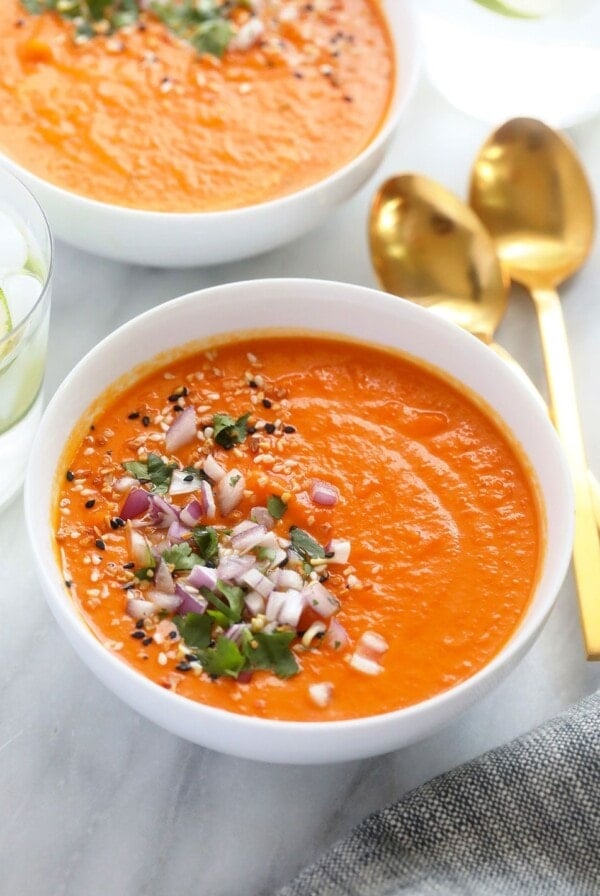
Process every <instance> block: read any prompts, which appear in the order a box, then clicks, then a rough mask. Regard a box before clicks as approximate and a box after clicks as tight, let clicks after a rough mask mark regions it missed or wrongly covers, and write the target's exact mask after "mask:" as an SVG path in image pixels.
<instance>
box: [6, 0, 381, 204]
mask: <svg viewBox="0 0 600 896" xmlns="http://www.w3.org/2000/svg"><path fill="white" fill-rule="evenodd" d="M100 5H101V4H100ZM89 6H90V7H92V4H89ZM98 6H99V4H94V7H98ZM120 6H121V7H125V6H126V10H125V9H121V10H120V11H119V7H120ZM142 6H143V4H141V3H133V4H131V3H128V4H118V3H112V4H110V3H109V4H106V3H105V4H104V7H106V8H107V10H108V11H107V12H106V18H104V19H100V20H99V21H96V20H93V21H92V20H90V22H89V23H86V21H85V20H82V19H81V18H79V19H77V18H76V19H72V18H70V17H69V16H70V15H72V13H69V9H72V8H73V7H74V4H63V6H62V7H61V5H60V4H57V3H56V0H53V2H52V0H27V2H23V0H3V3H2V11H1V12H0V46H1V47H2V66H1V68H0V150H1V151H2V152H4V153H5V154H6V155H8V156H10V157H11V158H12V159H14V160H15V161H16V162H18V163H19V164H21V165H23V166H24V167H25V168H27V169H28V170H30V171H32V172H34V173H35V174H37V175H39V176H40V177H42V178H44V179H46V180H48V181H51V182H52V183H54V184H56V185H58V186H60V187H63V188H65V189H67V190H71V191H74V192H76V193H81V194H83V195H85V196H88V197H90V198H93V199H96V200H100V201H103V202H108V203H115V204H117V205H123V206H128V207H133V208H138V209H152V210H159V211H173V212H194V211H214V210H222V209H231V208H238V207H241V206H246V205H250V204H253V203H259V202H264V201H266V200H270V199H274V198H277V197H281V196H285V195H287V194H289V193H292V192H294V191H296V190H299V189H301V188H303V187H306V186H308V185H310V184H313V183H316V182H317V181H319V180H321V179H322V178H323V177H325V176H327V175H329V174H331V173H332V172H334V171H336V170H337V169H339V168H340V167H342V166H343V165H345V164H346V163H348V162H349V161H351V160H352V159H354V158H355V157H356V156H357V155H358V154H359V153H360V152H361V151H362V150H363V149H364V148H365V147H366V146H367V145H368V144H369V143H370V141H371V140H372V139H373V137H374V136H375V135H376V134H377V132H378V130H379V128H380V126H381V124H382V121H383V119H384V118H385V115H386V113H387V111H388V107H389V104H390V101H391V95H392V91H393V83H394V79H395V61H394V54H393V47H392V40H391V36H390V33H389V31H388V28H387V24H386V22H385V20H384V17H383V15H382V11H381V8H380V5H379V0H315V2H314V3H306V2H304V0H263V2H261V3H258V2H256V3H254V2H245V0H244V2H242V0H239V2H237V0H233V2H229V3H222V2H220V0H207V2H206V3H205V4H204V6H203V7H202V12H201V13H200V12H194V11H193V10H191V9H190V7H191V6H192V4H189V3H188V4H186V3H178V2H176V0H171V2H166V3H163V4H162V9H163V13H162V15H161V17H160V18H159V17H158V16H159V12H158V11H157V12H156V13H152V12H150V11H147V9H146V11H144V9H142ZM61 8H63V9H65V10H66V12H63V13H62V14H61V13H60V12H59V11H56V10H57V9H58V10H60V9H61ZM155 9H157V10H159V9H161V7H160V6H159V5H158V4H157V5H156V6H155ZM31 10H33V12H32V11H31ZM114 10H117V11H116V12H115V11H114ZM110 11H112V12H111V14H110V15H109V12H110ZM122 22H125V23H126V24H124V25H122V24H121V23H122Z"/></svg>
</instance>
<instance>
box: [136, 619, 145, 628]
mask: <svg viewBox="0 0 600 896" xmlns="http://www.w3.org/2000/svg"><path fill="white" fill-rule="evenodd" d="M135 627H136V628H143V627H144V620H143V619H138V620H137V622H136V624H135Z"/></svg>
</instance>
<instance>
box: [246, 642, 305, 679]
mask: <svg viewBox="0 0 600 896" xmlns="http://www.w3.org/2000/svg"><path fill="white" fill-rule="evenodd" d="M294 636H295V634H294V632H270V633H265V632H255V633H254V634H253V635H252V636H251V638H250V639H249V640H248V641H247V643H246V644H245V645H244V653H245V655H246V657H247V659H248V662H249V664H250V667H251V668H252V669H271V670H272V671H273V672H274V673H275V675H277V676H278V677H279V678H291V677H292V675H295V674H296V673H297V672H298V671H299V670H298V663H297V662H296V658H295V657H294V654H293V652H292V650H291V643H292V641H293V640H294ZM253 645H256V646H253Z"/></svg>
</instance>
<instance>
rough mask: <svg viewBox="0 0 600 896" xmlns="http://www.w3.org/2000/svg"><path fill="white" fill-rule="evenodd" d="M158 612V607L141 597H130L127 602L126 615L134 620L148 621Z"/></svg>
mask: <svg viewBox="0 0 600 896" xmlns="http://www.w3.org/2000/svg"><path fill="white" fill-rule="evenodd" d="M155 612H156V607H155V606H154V604H153V603H152V602H151V601H149V600H142V598H141V597H130V598H129V600H128V601H127V606H126V613H127V615H128V616H131V618H132V619H148V617H149V616H152V614H153V613H155Z"/></svg>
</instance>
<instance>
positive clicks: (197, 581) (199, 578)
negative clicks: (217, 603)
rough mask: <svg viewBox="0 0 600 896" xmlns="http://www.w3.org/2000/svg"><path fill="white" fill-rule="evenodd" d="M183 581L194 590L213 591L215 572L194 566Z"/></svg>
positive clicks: (215, 580) (215, 579)
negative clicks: (206, 589) (208, 589)
mask: <svg viewBox="0 0 600 896" xmlns="http://www.w3.org/2000/svg"><path fill="white" fill-rule="evenodd" d="M185 581H186V582H187V583H188V584H190V585H192V586H193V587H194V588H210V590H211V591H213V590H214V589H215V588H216V587H217V570H216V569H211V568H210V567H208V566H200V564H196V566H194V567H193V569H192V571H191V572H190V574H189V576H188V577H187V578H186V580H185Z"/></svg>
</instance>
